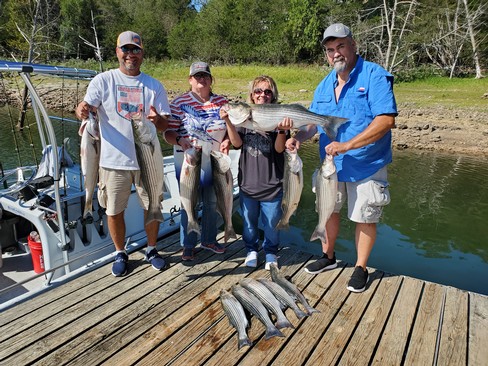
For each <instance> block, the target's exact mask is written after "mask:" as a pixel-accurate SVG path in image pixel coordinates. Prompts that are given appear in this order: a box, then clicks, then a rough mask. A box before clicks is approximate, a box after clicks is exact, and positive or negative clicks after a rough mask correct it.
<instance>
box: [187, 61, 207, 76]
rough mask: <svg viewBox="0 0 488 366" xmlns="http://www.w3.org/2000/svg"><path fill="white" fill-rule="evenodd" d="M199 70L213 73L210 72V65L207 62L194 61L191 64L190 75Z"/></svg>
mask: <svg viewBox="0 0 488 366" xmlns="http://www.w3.org/2000/svg"><path fill="white" fill-rule="evenodd" d="M199 72H204V73H206V74H209V75H212V74H211V73H210V66H208V64H207V63H206V62H202V61H198V62H194V63H192V64H191V66H190V76H193V75H195V74H197V73H199Z"/></svg>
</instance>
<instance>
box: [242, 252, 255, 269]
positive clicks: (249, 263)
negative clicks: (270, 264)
mask: <svg viewBox="0 0 488 366" xmlns="http://www.w3.org/2000/svg"><path fill="white" fill-rule="evenodd" d="M244 264H245V265H246V267H252V268H255V267H257V265H258V252H256V251H254V250H251V251H250V252H249V253H247V256H246V260H245V261H244Z"/></svg>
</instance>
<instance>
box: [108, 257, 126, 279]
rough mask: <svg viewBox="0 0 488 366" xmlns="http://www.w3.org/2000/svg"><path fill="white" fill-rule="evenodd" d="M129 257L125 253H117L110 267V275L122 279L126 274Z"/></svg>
mask: <svg viewBox="0 0 488 366" xmlns="http://www.w3.org/2000/svg"><path fill="white" fill-rule="evenodd" d="M128 261H129V257H128V256H127V254H126V253H122V252H121V253H117V255H116V256H115V262H114V264H113V265H112V274H113V275H114V276H115V277H122V276H124V275H125V274H126V273H127V262H128Z"/></svg>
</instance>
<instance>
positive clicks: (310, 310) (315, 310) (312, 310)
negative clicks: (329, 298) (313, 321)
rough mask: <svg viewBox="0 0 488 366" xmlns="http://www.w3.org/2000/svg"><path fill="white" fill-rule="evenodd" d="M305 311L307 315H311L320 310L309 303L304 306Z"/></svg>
mask: <svg viewBox="0 0 488 366" xmlns="http://www.w3.org/2000/svg"><path fill="white" fill-rule="evenodd" d="M305 311H306V313H307V314H308V315H312V314H313V313H320V310H317V309H315V308H313V307H312V306H310V305H309V306H307V307H306V310H305Z"/></svg>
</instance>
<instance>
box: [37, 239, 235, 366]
mask: <svg viewBox="0 0 488 366" xmlns="http://www.w3.org/2000/svg"><path fill="white" fill-rule="evenodd" d="M240 248H241V246H240V245H235V247H233V249H234V250H232V249H228V252H227V253H226V254H224V255H215V254H213V253H211V252H210V251H203V250H202V251H201V252H200V253H198V255H199V258H200V259H201V260H202V261H203V263H200V264H198V265H195V266H191V267H188V266H187V265H185V264H184V263H183V262H181V255H180V253H178V255H177V256H176V257H177V259H176V258H175V259H174V263H176V264H174V265H172V266H171V267H170V268H169V269H167V270H165V271H164V272H161V273H159V272H156V271H154V270H152V269H149V271H148V273H151V274H152V273H156V277H152V278H151V279H150V280H149V279H144V278H141V279H139V280H138V281H137V283H138V284H139V285H141V286H140V287H139V288H138V289H137V290H136V289H134V288H132V289H130V291H127V292H126V293H125V294H124V296H123V298H121V299H114V300H113V301H111V302H108V303H106V304H105V305H104V307H103V308H100V309H97V313H96V315H95V316H94V317H95V318H96V321H95V322H92V323H91V326H88V327H85V326H84V324H81V323H80V324H77V330H78V335H77V336H76V337H73V338H72V339H71V340H70V342H69V344H65V345H64V346H63V347H59V348H57V349H56V350H55V351H54V352H52V353H51V354H49V355H48V356H47V357H45V358H44V359H43V360H42V362H40V363H39V364H46V365H49V364H55V363H56V362H55V361H56V360H59V359H65V360H66V359H71V358H73V360H72V363H73V364H84V365H87V364H94V363H98V362H100V361H102V360H104V359H106V358H109V357H110V356H111V355H112V354H113V353H115V352H118V351H119V350H122V349H123V348H124V347H125V346H127V344H129V343H131V342H132V341H133V340H134V339H136V338H137V337H138V336H140V335H141V334H143V333H144V332H145V331H147V330H150V329H151V328H152V327H153V326H154V325H155V324H157V323H158V322H160V321H161V319H162V318H164V314H165V313H164V312H165V311H168V312H169V313H171V312H174V311H175V310H178V308H179V307H181V306H182V305H183V304H184V303H185V302H186V301H188V299H190V298H192V297H193V296H196V295H197V294H198V293H199V292H200V291H202V290H203V289H204V288H206V287H205V286H202V285H201V283H202V281H201V280H200V281H199V283H200V289H199V291H198V292H194V291H193V289H192V288H190V287H189V286H190V285H191V284H192V282H191V281H188V278H193V277H194V278H200V277H201V274H202V273H206V272H207V271H209V270H210V269H212V268H214V267H215V266H218V265H220V263H221V261H222V260H225V259H226V258H229V257H230V256H232V255H233V254H235V253H236V252H235V250H239V249H240ZM241 252H242V249H241ZM241 255H243V254H241ZM209 258H214V259H215V260H214V261H212V260H208V259H209ZM178 261H179V262H178ZM231 266H232V264H231ZM206 282H207V283H208V285H207V286H209V285H211V283H212V281H209V280H208V279H207V281H206ZM200 303H201V304H202V306H206V305H208V304H210V303H211V302H205V301H204V299H203V298H200ZM161 307H162V310H161ZM187 315H189V313H187V314H185V313H181V314H180V316H182V317H186V316H187ZM92 317H93V316H92ZM92 317H91V318H92ZM91 318H90V321H92V319H91ZM149 343H150V340H148V339H146V340H144V346H143V347H142V348H141V349H140V351H147V350H148V349H150V348H148V347H149ZM87 349H89V351H88V352H85V351H86V350H87ZM125 352H127V353H125ZM122 354H123V355H124V359H127V358H130V357H136V354H137V352H132V351H127V350H124V353H122Z"/></svg>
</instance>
